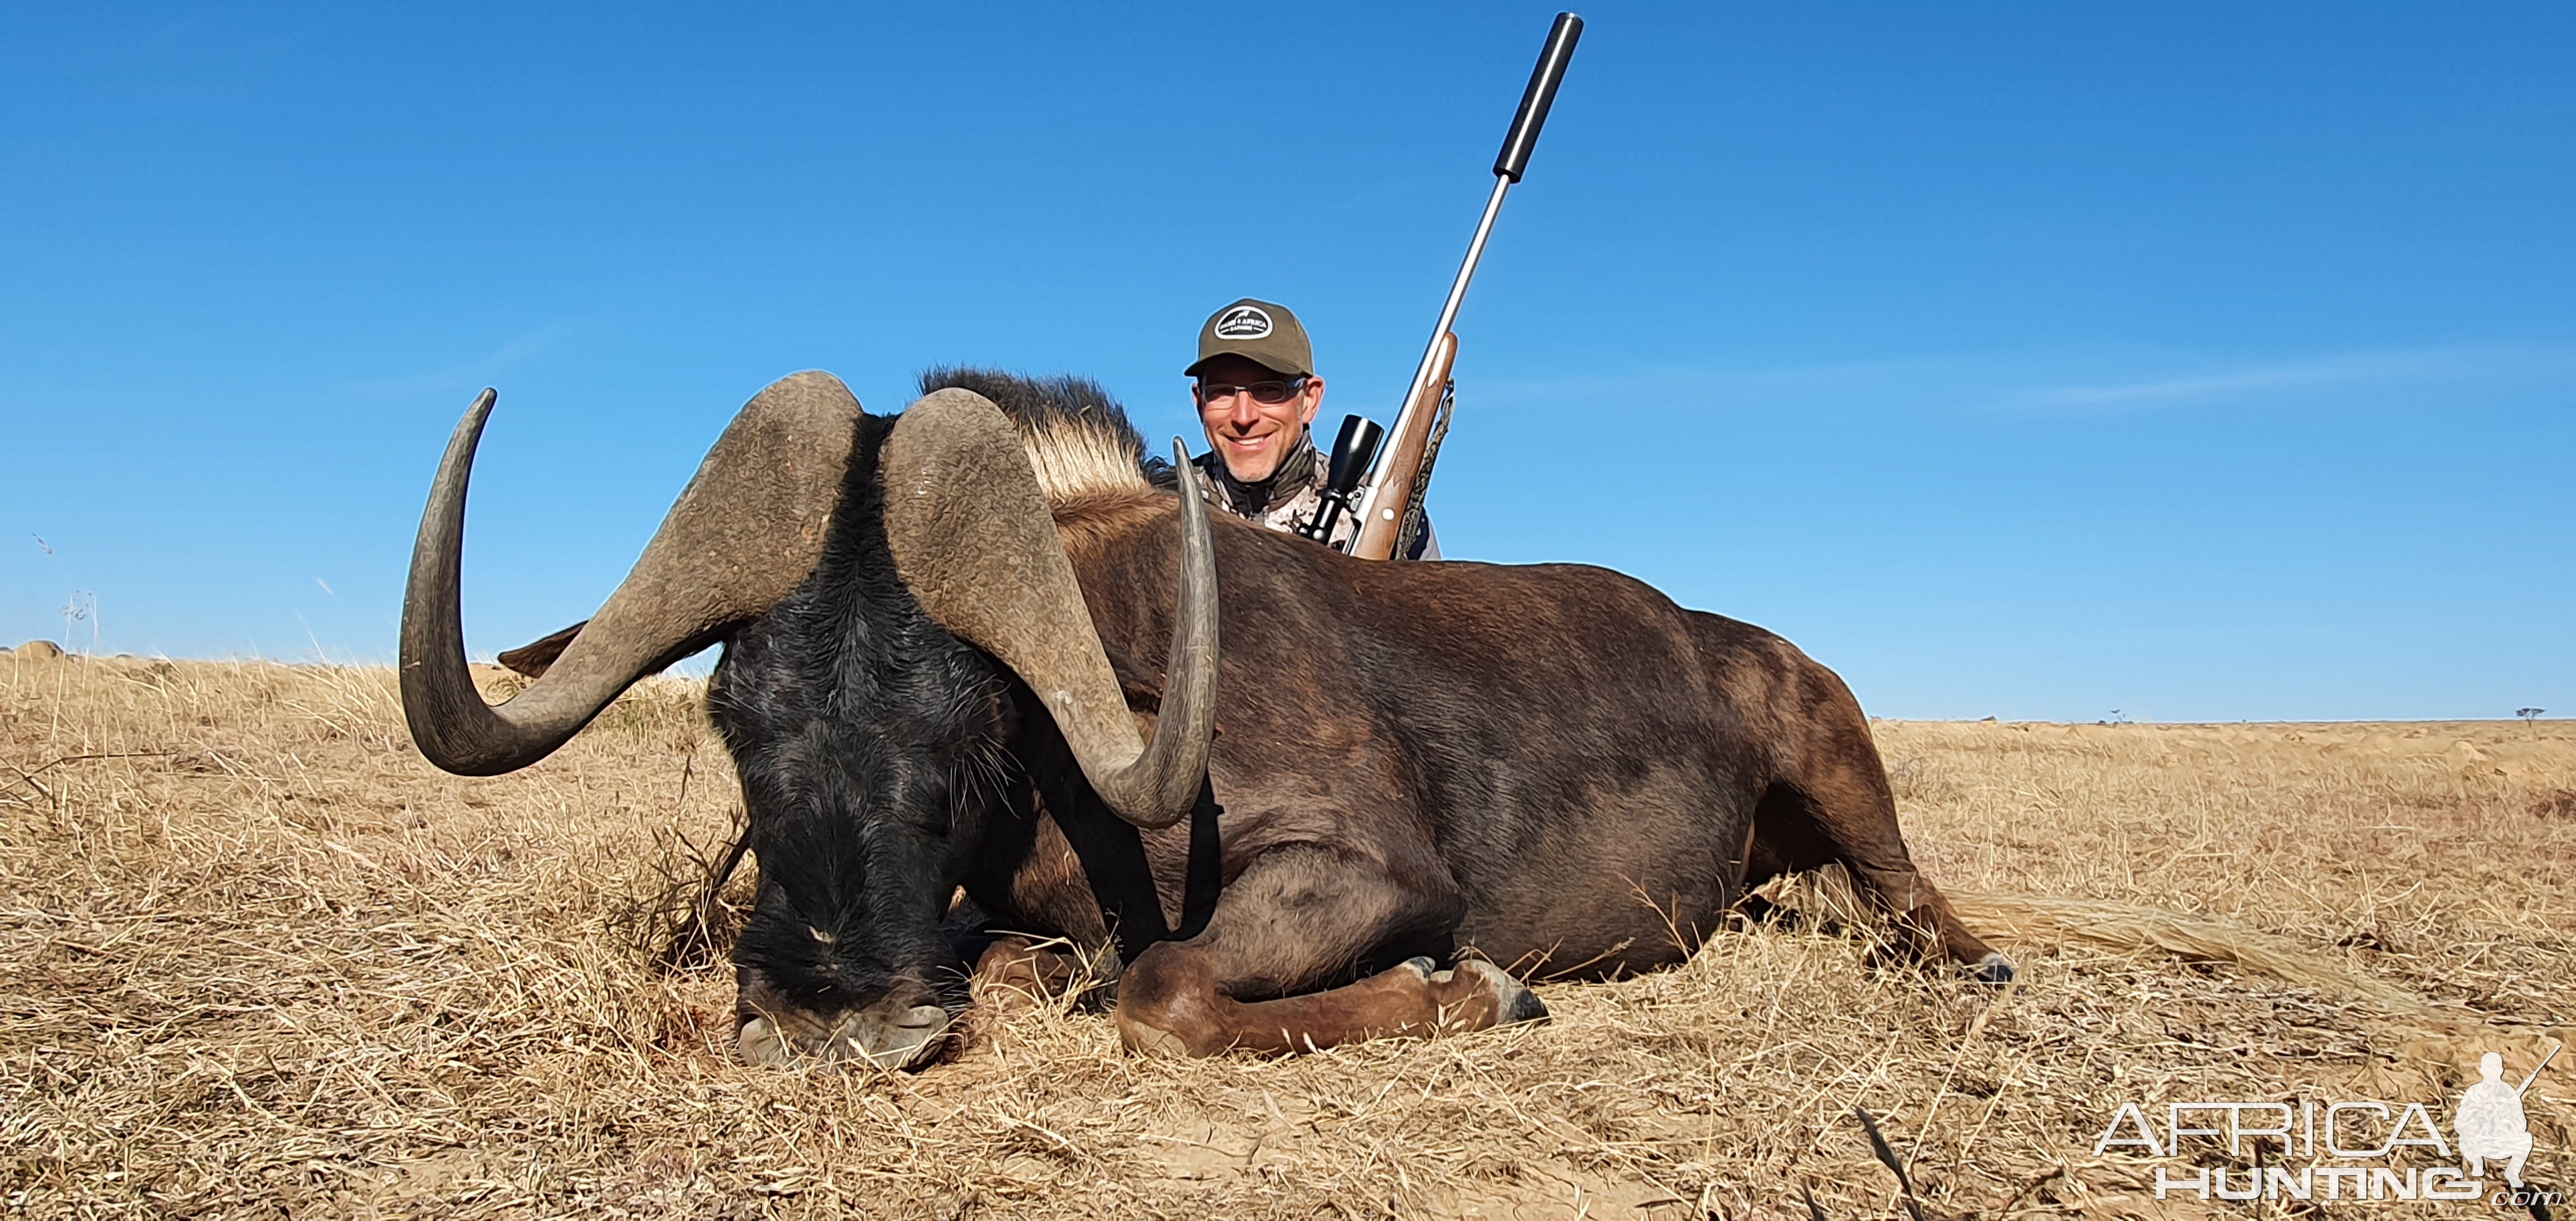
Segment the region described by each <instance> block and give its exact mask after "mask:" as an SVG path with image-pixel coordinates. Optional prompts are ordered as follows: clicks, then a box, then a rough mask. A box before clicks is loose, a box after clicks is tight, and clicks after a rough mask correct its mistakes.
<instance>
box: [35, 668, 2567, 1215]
mask: <svg viewBox="0 0 2576 1221" xmlns="http://www.w3.org/2000/svg"><path fill="white" fill-rule="evenodd" d="M696 695H697V692H696V688H694V687H693V686H691V685H689V684H685V683H681V682H677V681H666V680H656V681H653V682H649V683H647V684H645V685H644V686H642V687H641V688H639V689H638V690H637V691H635V692H634V693H632V694H630V695H629V696H627V697H626V698H625V699H624V700H622V701H620V703H619V704H618V705H617V706H616V707H615V708H614V709H613V710H612V711H610V712H609V713H608V714H607V715H606V716H604V717H603V718H602V719H601V720H600V722H599V723H598V724H597V725H596V726H594V727H593V728H591V729H590V730H589V731H587V732H585V733H584V734H583V735H582V736H581V737H580V738H579V739H578V740H576V741H575V742H574V743H573V744H572V746H571V747H569V748H568V749H566V750H564V751H563V752H562V753H560V754H558V755H557V756H556V757H555V758H553V759H552V760H549V761H548V762H546V763H545V764H543V765H541V766H538V767H535V768H532V769H529V770H528V771H526V772H523V773H520V774H518V775H514V776H510V777H505V778H501V779H495V780H481V781H475V780H463V779H458V778H455V777H451V776H447V775H443V774H440V773H438V772H435V771H433V770H431V769H430V768H429V767H427V766H426V765H425V764H423V763H422V761H421V760H420V758H419V757H418V756H417V755H416V754H415V753H414V752H413V751H412V749H411V747H410V745H409V743H408V741H407V740H406V738H405V735H404V732H403V729H402V723H401V718H400V715H399V712H398V709H397V707H396V703H395V697H394V694H393V681H392V676H391V674H390V673H389V672H388V671H385V670H382V669H332V668H320V667H286V666H276V665H266V664H238V665H218V664H198V663H176V664H173V663H168V662H144V661H131V660H105V659H97V660H90V659H81V658H76V657H75V658H62V659H51V658H39V657H34V656H30V655H29V654H28V653H27V652H25V651H23V650H22V651H20V652H18V653H15V654H9V655H0V764H5V767H0V1152H4V1153H5V1165H6V1170H5V1174H0V1202H5V1203H0V1210H5V1211H10V1212H16V1213H21V1214H24V1215H30V1216H42V1217H50V1216H76V1215H90V1216H105V1215H184V1216H200V1215H204V1216H280V1215H284V1216H299V1217H301V1216H395V1215H422V1216H441V1217H477V1216H512V1217H520V1216H531V1217H533V1216H567V1215H571V1216H589V1215H597V1216H660V1215H691V1216H770V1215H778V1216H795V1217H808V1216H811V1217H825V1216H845V1215H854V1216H879V1215H882V1216H937V1217H950V1216H966V1215H977V1216H981V1215H1012V1216H1059V1215H1063V1216H1101V1215H1114V1216H1121V1217H1126V1216H1136V1217H1186V1218H1193V1219H1198V1218H1224V1217H1245V1216H1298V1217H1307V1216H1377V1215H1395V1216H1415V1215H1461V1214H1468V1215H1482V1216H1533V1217H1539V1216H1545V1217H1565V1216H1589V1217H1599V1218H1630V1217H1636V1218H1649V1219H1669V1218H1674V1217H1684V1216H1688V1217H1699V1216H1722V1217H1752V1216H1794V1217H1805V1216H1808V1215H1809V1214H1808V1212H1807V1205H1806V1203H1805V1202H1804V1200H1803V1198H1802V1195H1801V1193H1802V1191H1806V1192H1812V1194H1813V1196H1814V1199H1815V1201H1816V1203H1817V1205H1818V1206H1819V1207H1820V1208H1821V1209H1822V1210H1823V1211H1824V1212H1825V1214H1827V1215H1829V1216H1832V1217H1834V1218H1848V1217H1887V1216H1894V1215H1898V1212H1899V1202H1898V1200H1897V1196H1896V1187H1895V1180H1894V1178H1893V1176H1892V1175H1890V1174H1889V1173H1888V1172H1887V1171H1886V1170H1884V1169H1883V1168H1882V1167H1881V1166H1880V1165H1878V1164H1877V1163H1876V1162H1874V1161H1873V1160H1872V1157H1871V1152H1870V1149H1869V1145H1868V1143H1867V1139H1866V1137H1865V1136H1864V1135H1863V1133H1862V1132H1861V1130H1860V1128H1859V1127H1858V1126H1857V1124H1856V1123H1855V1122H1854V1121H1853V1120H1852V1119H1851V1114H1852V1110H1853V1107H1854V1106H1855V1105H1860V1106H1866V1107H1867V1108H1868V1109H1869V1110H1870V1111H1871V1112H1873V1113H1874V1114H1875V1115H1877V1116H1878V1117H1879V1118H1880V1120H1881V1122H1882V1124H1883V1126H1884V1127H1885V1129H1886V1130H1887V1132H1888V1135H1889V1137H1890V1139H1891V1141H1892V1143H1893V1145H1894V1146H1895V1150H1896V1152H1898V1153H1899V1154H1902V1155H1904V1156H1906V1157H1908V1158H1910V1159H1911V1165H1912V1168H1913V1174H1914V1179H1915V1186H1916V1188H1917V1189H1918V1191H1919V1193H1920V1195H1921V1197H1922V1202H1923V1204H1924V1205H1925V1206H1926V1207H1927V1211H1928V1213H1929V1214H1932V1215H1949V1216H1978V1217H2001V1216H2030V1215H2061V1214H2063V1215H2076V1214H2080V1215H2094V1216H2105V1215H2118V1214H2122V1213H2137V1214H2143V1215H2175V1216H2188V1215H2200V1214H2203V1213H2206V1212H2212V1211H2217V1210H2219V1209H2220V1208H2221V1207H2222V1206H2219V1205H2216V1204H2206V1205H2204V1204H2200V1203H2198V1202H2196V1201H2189V1200H2180V1201H2177V1200H2168V1201H2166V1202H2164V1203H2163V1204H2162V1205H2159V1204H2158V1203H2157V1202H2155V1201H2154V1200H2153V1199H2152V1194H2151V1193H2150V1192H2147V1191H2146V1190H2144V1184H2146V1183H2148V1182H2149V1181H2150V1178H2151V1175H2150V1171H2149V1169H2148V1167H2149V1163H2147V1162H2145V1161H2141V1160H2138V1159H2136V1158H2132V1157H2124V1156H2119V1155H2117V1154H2115V1155H2113V1156H2109V1157H2096V1156H2095V1155H2094V1154H2093V1152H2092V1145H2093V1142H2094V1139H2095V1137H2096V1136H2097V1135H2098V1134H2099V1133H2100V1131H2101V1129H2102V1127H2103V1125H2104V1123H2105V1121H2106V1118H2107V1117H2108V1116H2109V1115H2110V1114H2111V1113H2112V1112H2113V1111H2114V1110H2115V1109H2116V1108H2117V1107H2118V1105H2119V1104H2120V1103H2122V1102H2125V1101H2131V1100H2135V1101H2141V1102H2145V1103H2149V1104H2156V1103H2162V1102H2169V1101H2187V1100H2190V1099H2193V1098H2230V1099H2249V1100H2250V1099H2271V1098H2287V1097H2299V1096H2307V1097H2329V1096H2330V1097H2338V1098H2342V1097H2357V1098H2386V1099H2396V1100H2401V1101H2403V1100H2416V1099H2420V1100H2422V1101H2425V1102H2427V1103H2431V1104H2435V1108H2436V1112H2437V1114H2438V1115H2439V1116H2440V1118H2441V1119H2442V1120H2443V1122H2444V1123H2445V1125H2446V1127H2447V1121H2448V1116H2449V1105H2450V1100H2454V1099H2456V1098H2457V1097H2458V1089H2459V1088H2460V1087H2461V1086H2462V1085H2463V1084H2465V1083H2466V1081H2468V1080H2469V1079H2471V1078H2472V1077H2473V1075H2474V1068H2473V1067H2472V1066H2473V1065H2474V1064H2475V1059H2476V1055H2477V1053H2478V1052H2479V1051H2482V1050H2488V1049H2494V1050H2499V1051H2502V1052H2504V1053H2506V1054H2507V1056H2508V1060H2509V1062H2510V1063H2512V1064H2513V1065H2514V1066H2515V1069H2516V1073H2517V1075H2518V1074H2519V1072H2520V1071H2521V1070H2522V1066H2525V1065H2528V1064H2530V1063H2532V1062H2533V1061H2534V1060H2536V1059H2537V1055H2538V1053H2539V1051H2541V1050H2542V1049H2544V1048H2545V1047H2546V1046H2547V1044H2548V1041H2549V1039H2550V1038H2552V1037H2561V1036H2564V1035H2565V1034H2566V1033H2567V1031H2566V1028H2567V1027H2568V1026H2570V1025H2576V979H2571V970H2570V966H2571V963H2572V962H2576V954H2571V951H2572V950H2576V885H2571V883H2576V727H2571V726H2569V725H2567V724H2565V723H2548V722H2543V723H2540V724H2538V725H2523V724H2513V723H2494V724H2489V723H2478V724H2444V725H2334V726H2318V725H2302V726H2156V727H2149V726H2131V725H2119V726H2106V727H2093V726H2084V727H2063V726H2052V725H1998V724H1903V723H1882V724H1881V725H1880V726H1879V727H1878V728H1879V734H1880V741H1881V744H1882V746H1883V748H1884V750H1885V752H1886V754H1887V756H1888V758H1889V761H1890V765H1891V769H1892V772H1893V774H1894V776H1895V779H1896V783H1897V787H1898V792H1899V793H1900V795H1901V798H1902V801H1903V805H1904V815H1905V820H1906V825H1907V827H1908V829H1909V831H1910V834H1911V838H1912V840H1913V843H1914V845H1915V847H1916V851H1917V853H1918V854H1919V855H1920V856H1921V857H1922V858H1923V859H1924V861H1925V864H1926V866H1927V869H1928V871H1929V872H1930V873H1931V874H1932V875H1933V876H1934V877H1935V878H1937V879H1938V880H1939V881H1940V882H1941V883H1943V884H1944V885H1946V886H1949V887H1952V888H1955V889H1956V890H1958V891H1960V892H1963V893H1965V892H1986V893H1992V894H2001V895H2039V896H2056V897H2059V898H2073V899H2087V900H2095V901H2100V902H2101V903H2103V904H2106V906H2103V907H2100V908H2096V909H2091V910H2090V913H2089V915H2088V914H2086V912H2085V911H2084V909H2070V908H2067V907H2065V906H2062V905H2061V906H2060V907H2057V908H2050V909H2046V910H2040V909H2034V908H2032V907H2030V906H2029V905H2027V904H2024V905H2021V906H2019V907H2016V906H2015V905H2014V904H2012V903H2010V902H2007V901H2004V900H2000V899H1995V900H1988V901H1985V902H1983V903H1982V904H1970V905H1968V906H1969V907H1970V910H1971V911H1972V912H1981V913H1982V915H1980V916H1978V917H1977V918H1979V919H1982V920H1984V921H1985V922H1986V923H1987V924H1988V925H1989V926H1990V927H1993V928H1994V929H1995V931H1996V932H1997V933H1998V934H2002V935H2003V936H2002V937H2001V939H2002V940H2005V941H2006V942H2007V943H2008V944H2010V945H2012V946H2013V947H2015V948H2016V950H2017V952H2018V954H2019V955H2020V957H2021V958H2022V961H2023V962H2024V964H2025V966H2026V967H2027V972H2026V976H2025V981H2024V983H2023V984H2021V985H2018V986H2016V987H2014V988H2012V989H2010V990H2007V991H2003V992H2000V993H1998V992H1995V991H1992V990H1985V989H1980V988H1978V987H1975V986H1972V985H1969V984H1967V983H1966V982H1964V981H1962V980H1959V979H1957V978H1953V977H1949V976H1945V975H1940V974H1926V973H1924V972H1922V971H1919V970H1916V969H1913V968H1908V967H1894V966H1884V965H1877V964H1876V963H1875V962H1874V960H1873V956H1872V952H1871V948H1872V947H1871V942H1870V939H1869V932H1868V930H1867V929H1866V928H1862V927H1854V926H1850V925H1844V924H1837V923H1835V922H1831V921H1828V920H1823V919H1815V918H1811V919H1807V920H1803V921H1797V922H1785V923H1784V922H1774V923H1769V924H1765V925H1762V926H1759V927H1749V928H1745V929H1741V930H1737V931H1734V932H1729V933H1727V934H1724V935H1721V936H1720V937H1718V938H1717V939H1716V940H1715V941H1713V942H1712V943H1711V944H1710V945H1708V947H1707V948H1706V949H1704V950H1703V951H1702V952H1701V953H1700V954H1699V955H1698V957H1697V958H1696V959H1695V960H1694V961H1692V962H1691V963H1690V964H1689V965H1688V966H1686V967H1684V968H1682V969H1679V970H1675V971H1671V972H1667V973H1663V974H1658V975H1653V976H1649V977H1645V978H1640V979H1634V980H1628V981H1624V982H1619V983H1613V984H1589V985H1566V984H1559V985H1551V986H1548V987H1546V988H1544V989H1542V992H1543V995H1544V996H1545V998H1546V1000H1547V1002H1548V1004H1549V1005H1550V1006H1551V1007H1552V1008H1553V1009H1554V1011H1555V1013H1556V1020H1555V1021H1554V1022H1553V1023H1551V1024H1548V1025H1544V1026H1538V1027H1529V1028H1521V1029H1515V1030H1510V1031H1505V1032H1497V1033H1489V1034H1485V1035H1478V1036H1472V1037H1465V1038H1457V1039H1450V1040H1444V1041H1438V1042H1388V1043H1380V1044H1374V1045H1368V1046H1360V1047H1352V1048H1345V1049H1342V1050H1338V1051H1333V1052H1329V1053H1326V1054H1322V1055H1315V1056H1308V1057H1303V1058H1298V1059H1291V1060H1285V1061H1257V1060H1249V1059H1232V1060H1219V1061H1214V1062H1199V1063H1165V1062H1152V1061H1141V1060H1135V1059H1128V1058H1124V1057H1121V1056H1120V1055H1119V1054H1117V1052H1116V1049H1115V1042H1114V1038H1113V1035H1112V1032H1111V1030H1110V1027H1109V1025H1108V1023H1107V1021H1106V1020H1105V1019H1104V1018H1102V1017H1100V1016H1097V1015H1094V1014H1088V1013H1081V1012H1070V1013H1068V1012H1064V1011H1062V1009H1061V1008H1060V1007H1052V1006H1047V1005H1021V1006H1017V1007H1014V1008H1011V1009H1009V1010H1007V1011H989V1012H986V1013H984V1014H983V1015H981V1016H979V1017H978V1019H977V1020H976V1024H975V1035H974V1038H973V1040H972V1041H971V1043H970V1044H969V1045H967V1046H966V1047H965V1048H964V1050H963V1051H961V1052H960V1053H959V1055H958V1057H957V1059H956V1060H954V1061H953V1062H951V1063H948V1064H945V1065H941V1066H938V1067H936V1068H933V1069H932V1070H930V1071H928V1072H924V1073H921V1074H919V1075H913V1076H864V1075H853V1074H848V1073H842V1072H813V1073H795V1072H778V1071H767V1070H760V1071H754V1070H747V1069H744V1068H741V1067H737V1066H736V1065H734V1064H733V1063H731V1062H730V1061H729V1060H728V1059H727V1057H726V1055H725V1046H726V1041H727V1036H728V1034H729V1019H728V1018H727V1016H726V1014H727V1003H728V1000H729V996H730V978H729V972H728V971H726V970H725V969H723V968H721V967H716V968H708V969H699V970H692V971H686V972H681V973H677V974H672V973H667V972H663V971H659V970H657V969H656V968H655V967H654V965H653V963H652V961H651V959H650V957H649V955H648V954H647V953H646V952H645V951H644V950H643V949H640V948H639V947H638V944H637V932H636V930H637V929H638V927H639V924H640V925H649V924H650V920H649V919H642V920H640V921H639V913H640V914H642V915H644V916H647V917H649V914H650V909H651V908H652V907H653V905H654V903H655V901H656V900H657V899H658V898H659V897H660V896H661V894H662V893H663V890H664V888H665V883H666V881H667V880H668V879H669V878H670V877H672V876H674V875H682V874H685V873H686V872H687V870H688V869H689V867H690V861H691V856H692V853H693V852H704V851H706V850H708V849H710V848H711V847H712V846H713V845H715V844H717V843H719V842H721V840H722V838H723V837H724V835H725V834H726V832H727V829H728V825H729V819H730V817H731V811H732V807H733V805H734V801H735V797H734V794H733V792H732V790H731V784H730V779H729V776H728V774H727V772H726V768H725V764H724V760H723V755H722V752H721V751H720V750H719V749H717V747H716V745H715V743H714V742H713V741H712V739H711V736H710V734H709V733H708V731H707V730H706V729H705V728H704V727H703V725H702V722H701V719H700V715H699V712H698V710H697V706H696ZM693 846H694V847H693ZM1816 895H1822V897H1821V898H1818V897H1816ZM1816 895H1811V896H1810V899H1811V901H1810V902H1809V903H1808V904H1807V906H1808V908H1809V909H1810V910H1811V911H1812V910H1817V909H1818V908H1819V907H1820V905H1822V904H1824V903H1825V902H1826V901H1828V900H1829V899H1830V897H1831V896H1830V894H1829V893H1826V892H1823V891H1818V892H1816ZM2141 904H2144V905H2151V906H2152V907H2153V908H2157V909H2164V910H2168V911H2171V912H2174V913H2182V914H2185V915H2187V916H2190V917H2196V918H2199V919H2200V920H2201V921H2203V923H2193V922H2191V921H2189V920H2180V919H2167V918H2161V917H2154V916H2153V915H2152V913H2149V914H2144V915H2142V914H2141V909H2140V908H2138V907H2136V906H2135V905H2141ZM2070 911H2073V912H2074V913H2075V914H2074V915H2073V916H2071V917H2070V915H2069V912H2070ZM2007 917H2010V918H2011V919H2009V920H2007V919H2006V918H2007ZM2016 930H2018V931H2017V932H2016ZM2267 954H2268V955H2270V957H2268V958H2267V957H2266V955H2267ZM2284 975H2287V976H2290V977H2292V978H2293V979H2296V980H2299V981H2300V982H2292V979H2285V978H2283V976H2284ZM2413 998H2422V999H2423V1001H2424V1002H2427V1003H2424V1004H2419V1003H2418V1002H2417V1001H2416V1000H2415V999H2413ZM2571 1059H2576V1056H2569V1057H2561V1059H2560V1060H2559V1062H2558V1065H2557V1066H2556V1067H2554V1068H2552V1069H2551V1070H2550V1072H2549V1074H2548V1075H2546V1076H2544V1077H2543V1079H2542V1081H2541V1083H2540V1084H2539V1085H2538V1086H2536V1087H2535V1088H2534V1089H2533V1091H2532V1094H2531V1099H2530V1107H2529V1109H2530V1111H2531V1115H2532V1122H2533V1126H2534V1129H2535V1132H2536V1134H2537V1135H2538V1137H2539V1143H2540V1149H2541V1152H2540V1153H2539V1154H2538V1155H2537V1156H2536V1157H2535V1158H2534V1160H2533V1163H2532V1167H2531V1174H2532V1177H2534V1178H2535V1179H2538V1180H2540V1181H2543V1182H2548V1183H2556V1184H2562V1185H2564V1184H2569V1183H2571V1182H2576V1165H2571V1164H2570V1162H2571V1159H2570V1155H2569V1152H2568V1146H2569V1135H2570V1129H2571V1128H2576V1110H2571V1107H2570V1105H2569V1102H2568V1100H2569V1099H2570V1098H2571V1097H2576V1084H2571V1083H2576V1063H2571V1062H2570V1061H2571ZM2224 1207H2228V1208H2237V1209H2241V1208H2243V1207H2244V1206H2224ZM2365 1207H2366V1208H2367V1209H2368V1215H2372V1216H2379V1215H2404V1214H2405V1213H2406V1212H2407V1211H2408V1210H2410V1209H2414V1208H2417V1207H2419V1206H2415V1205H2372V1206H2365ZM2425 1207H2429V1206H2425ZM2441 1207H2443V1208H2446V1209H2449V1210H2452V1213H2453V1215H2459V1214H2458V1212H2457V1210H2459V1209H2462V1208H2467V1207H2471V1206H2467V1205H2445V1206H2441ZM2477 1207H2478V1210H2479V1211H2480V1212H2484V1213H2489V1214H2492V1210H2490V1209H2486V1208H2484V1206H2477ZM2337 1212H2338V1213H2339V1214H2341V1215H2356V1211H2355V1210H2353V1209H2351V1208H2350V1207H2349V1206H2338V1207H2337Z"/></svg>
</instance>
